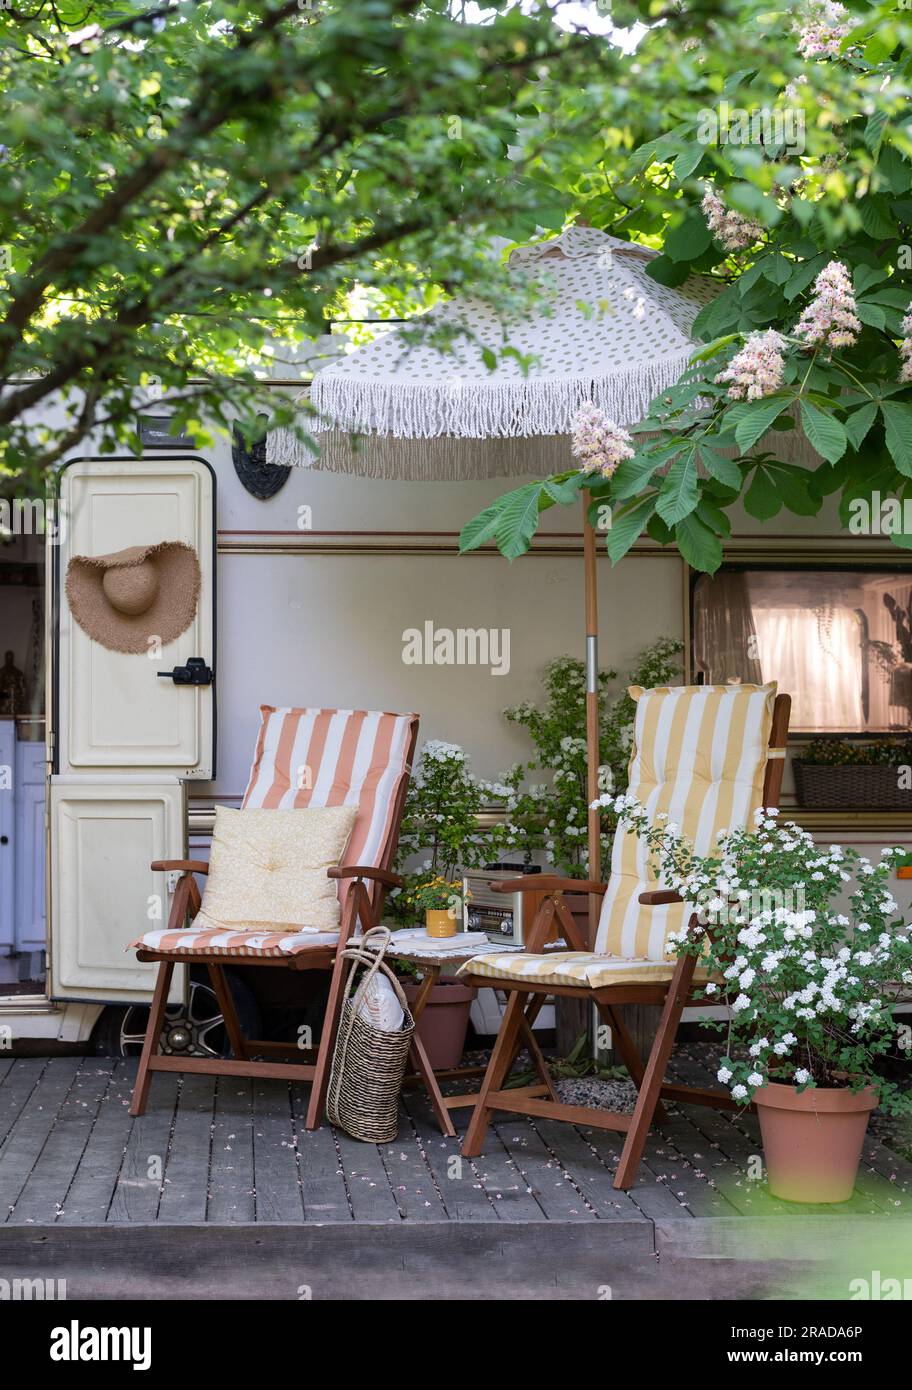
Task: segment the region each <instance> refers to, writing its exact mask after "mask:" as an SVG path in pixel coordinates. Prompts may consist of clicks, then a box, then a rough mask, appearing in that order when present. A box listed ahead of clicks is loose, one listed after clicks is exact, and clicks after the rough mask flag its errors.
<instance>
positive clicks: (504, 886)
mask: <svg viewBox="0 0 912 1390" xmlns="http://www.w3.org/2000/svg"><path fill="white" fill-rule="evenodd" d="M488 887H489V888H491V889H492V891H493V892H495V893H598V894H599V896H601V894H603V893H605V892H606V891H607V889H608V885H607V883H593V882H592V881H591V880H590V879H587V878H556V877H554V875H553V874H524V875H523V876H522V878H506V879H498V881H497V882H496V883H490V884H489V885H488Z"/></svg>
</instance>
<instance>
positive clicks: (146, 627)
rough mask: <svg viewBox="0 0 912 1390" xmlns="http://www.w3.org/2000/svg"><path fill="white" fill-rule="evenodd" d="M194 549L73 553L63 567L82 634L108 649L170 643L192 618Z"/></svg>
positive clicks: (196, 587) (164, 546) (179, 545)
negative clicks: (92, 553)
mask: <svg viewBox="0 0 912 1390" xmlns="http://www.w3.org/2000/svg"><path fill="white" fill-rule="evenodd" d="M200 583H201V575H200V565H199V560H198V559H197V556H196V551H195V550H194V549H193V548H192V547H191V546H189V545H185V544H184V542H183V541H160V542H159V543H158V545H131V546H128V547H127V549H126V550H118V551H115V552H114V554H113V555H74V556H73V558H72V560H71V561H70V563H69V565H68V566H67V580H66V591H67V599H68V600H69V604H70V611H71V613H72V614H73V617H74V618H75V619H76V621H77V623H78V624H79V626H80V627H81V628H82V630H83V632H87V633H88V634H89V636H90V637H91V638H92V639H93V641H95V642H99V643H100V644H101V646H103V647H107V648H108V650H109V651H112V652H142V653H145V652H147V651H148V650H149V638H158V640H159V641H160V642H161V644H162V646H165V645H167V643H168V642H173V641H174V639H175V637H179V636H180V635H181V633H182V632H186V630H187V628H188V627H189V626H190V624H191V623H192V622H193V619H194V617H195V615H196V606H197V602H198V600H199V592H200Z"/></svg>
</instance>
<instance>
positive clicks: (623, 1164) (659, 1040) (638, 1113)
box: [614, 956, 696, 1191]
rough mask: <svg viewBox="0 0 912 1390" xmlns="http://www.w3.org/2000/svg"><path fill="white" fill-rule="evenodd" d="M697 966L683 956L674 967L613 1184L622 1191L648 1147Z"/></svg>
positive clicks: (628, 1185) (688, 957)
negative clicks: (647, 1140) (650, 1130)
mask: <svg viewBox="0 0 912 1390" xmlns="http://www.w3.org/2000/svg"><path fill="white" fill-rule="evenodd" d="M695 967H696V960H695V958H694V957H693V956H682V957H681V959H680V960H679V961H678V964H677V965H676V966H675V972H674V975H673V976H672V979H671V983H670V984H669V986H668V993H667V994H666V995H665V1005H664V1007H663V1009H662V1017H661V1019H660V1020H659V1027H658V1030H657V1032H656V1035H655V1041H654V1042H653V1044H652V1051H651V1052H650V1054H649V1060H648V1062H647V1063H646V1070H645V1072H644V1074H643V1081H642V1084H641V1086H640V1092H639V1095H638V1096H637V1103H636V1107H635V1109H634V1112H633V1120H632V1122H631V1125H630V1129H629V1130H628V1131H627V1138H626V1140H625V1141H624V1147H623V1149H622V1150H621V1161H620V1163H619V1164H618V1167H617V1172H616V1173H615V1175H614V1186H615V1187H616V1188H618V1189H620V1190H622V1191H626V1189H627V1188H630V1187H633V1184H634V1183H635V1182H636V1177H637V1172H638V1171H639V1167H640V1160H641V1159H642V1157H643V1149H644V1148H645V1147H646V1137H647V1135H648V1134H649V1127H650V1125H651V1124H652V1120H653V1116H654V1115H655V1111H656V1106H657V1104H658V1100H659V1095H660V1094H661V1090H662V1082H663V1081H664V1079H665V1068H666V1067H667V1066H668V1059H669V1057H670V1056H671V1052H672V1049H673V1047H674V1042H675V1036H676V1034H677V1031H678V1024H679V1023H680V1021H681V1015H682V1013H683V1012H684V1005H685V1004H686V1003H687V996H688V994H689V993H690V986H691V981H692V980H693V973H694V969H695Z"/></svg>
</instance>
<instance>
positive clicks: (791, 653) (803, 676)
mask: <svg viewBox="0 0 912 1390" xmlns="http://www.w3.org/2000/svg"><path fill="white" fill-rule="evenodd" d="M753 620H754V625H755V627H756V630H757V646H758V651H759V656H760V666H761V669H762V671H763V677H764V679H765V680H775V681H778V683H779V689H780V690H784V691H787V692H788V694H789V695H791V697H792V717H791V728H792V729H794V730H795V731H798V730H800V729H813V730H817V729H819V730H822V731H824V732H833V733H836V732H839V731H840V730H843V731H845V730H856V729H863V728H864V726H865V721H864V715H863V711H862V706H861V674H862V672H861V663H862V650H861V632H860V628H859V622H858V617H857V616H856V614H855V613H853V612H852V611H851V610H850V609H848V608H838V607H834V606H831V605H821V606H820V607H818V608H817V609H810V608H760V607H758V608H755V609H754V611H753Z"/></svg>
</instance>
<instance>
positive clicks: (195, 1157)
mask: <svg viewBox="0 0 912 1390" xmlns="http://www.w3.org/2000/svg"><path fill="white" fill-rule="evenodd" d="M215 1094H216V1089H215V1087H214V1086H213V1084H212V1079H211V1078H210V1077H208V1076H185V1077H184V1078H183V1079H182V1081H181V1086H180V1094H179V1096H178V1099H177V1106H176V1109H175V1114H174V1130H173V1133H172V1135H171V1143H170V1146H169V1148H168V1151H167V1161H166V1163H165V1180H164V1185H163V1187H162V1194H161V1203H160V1205H159V1209H158V1219H159V1220H160V1221H167V1222H169V1223H171V1224H175V1225H177V1224H180V1223H181V1222H184V1221H187V1222H195V1221H205V1220H206V1208H207V1205H208V1199H209V1163H210V1153H211V1147H212V1116H213V1111H214V1108H215Z"/></svg>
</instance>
